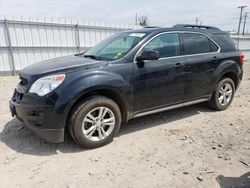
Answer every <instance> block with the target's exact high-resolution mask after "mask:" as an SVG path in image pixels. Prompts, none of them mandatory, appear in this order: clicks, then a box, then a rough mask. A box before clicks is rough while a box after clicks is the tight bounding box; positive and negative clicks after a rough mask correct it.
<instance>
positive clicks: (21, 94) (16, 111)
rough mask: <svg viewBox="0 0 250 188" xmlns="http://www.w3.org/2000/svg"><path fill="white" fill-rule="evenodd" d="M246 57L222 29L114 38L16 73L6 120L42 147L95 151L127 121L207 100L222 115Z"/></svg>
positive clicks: (149, 31)
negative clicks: (67, 143)
mask: <svg viewBox="0 0 250 188" xmlns="http://www.w3.org/2000/svg"><path fill="white" fill-rule="evenodd" d="M243 58H244V55H243V54H242V53H241V52H240V51H239V50H238V49H236V47H235V44H234V42H233V40H232V39H231V38H230V37H229V35H228V34H227V33H226V32H223V31H221V30H220V29H218V28H215V27H210V26H196V25H176V26H174V27H172V28H144V29H139V30H129V31H126V32H122V33H118V34H114V35H113V36H111V37H109V38H107V39H105V40H104V41H102V42H101V43H99V44H97V45H96V46H95V47H93V48H92V49H90V50H88V51H86V52H84V53H82V54H77V55H74V56H68V57H61V58H56V59H52V60H48V61H44V62H41V63H38V64H34V65H31V66H28V67H26V68H24V69H23V70H22V71H20V79H21V81H20V83H19V84H18V86H17V88H16V89H15V92H14V95H13V97H12V99H11V101H10V109H11V113H12V116H16V117H17V118H18V119H19V120H21V121H22V122H24V124H25V125H26V126H27V127H28V128H30V129H32V130H33V131H34V132H35V133H36V134H37V135H38V136H40V137H42V138H43V139H45V140H47V141H48V142H63V141H64V132H65V130H66V129H67V128H68V129H69V131H70V134H71V135H72V137H73V139H74V140H75V142H76V143H78V144H80V145H81V146H83V147H86V148H95V147H99V146H102V145H105V144H107V143H109V142H110V141H112V139H113V137H114V136H115V134H116V133H117V132H118V131H119V129H120V126H121V124H122V123H124V122H126V121H128V120H129V119H132V118H135V117H140V116H144V115H148V114H152V113H157V112H161V111H164V110H169V109H173V108H178V107H183V106H187V105H192V104H195V103H200V102H205V101H207V102H208V104H209V105H210V106H211V107H213V108H214V109H216V110H225V109H226V108H227V107H228V106H229V105H230V103H231V102H232V99H233V96H234V93H235V90H236V89H237V88H238V86H239V84H240V81H241V79H242V75H243V70H242V64H243Z"/></svg>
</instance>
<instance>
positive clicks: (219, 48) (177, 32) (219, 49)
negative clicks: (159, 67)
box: [133, 31, 221, 63]
mask: <svg viewBox="0 0 250 188" xmlns="http://www.w3.org/2000/svg"><path fill="white" fill-rule="evenodd" d="M168 33H170V34H171V33H176V34H178V37H179V40H180V35H179V34H182V33H194V34H201V35H204V36H206V37H207V38H208V39H209V40H211V41H212V42H213V43H214V44H215V45H216V46H217V47H218V50H217V51H216V52H206V53H198V54H188V55H178V56H172V57H163V58H159V59H158V60H165V59H173V58H180V57H190V56H199V55H208V54H217V53H220V51H221V47H220V46H219V45H218V44H217V43H216V42H215V41H214V40H213V39H212V38H211V37H210V36H208V35H207V34H205V33H201V32H196V31H166V32H162V33H158V34H157V35H155V36H153V37H152V38H150V39H149V40H148V41H147V42H145V43H144V44H143V45H142V46H141V47H140V48H139V50H138V51H137V52H136V54H135V56H134V60H133V62H134V63H137V61H136V57H137V55H138V54H139V53H140V52H141V50H142V49H143V48H144V47H145V46H146V45H147V44H148V43H149V42H150V41H151V40H153V39H154V38H156V37H158V36H160V35H164V34H168ZM179 45H181V44H179ZM179 47H180V46H179Z"/></svg>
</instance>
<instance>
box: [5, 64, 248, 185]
mask: <svg viewBox="0 0 250 188" xmlns="http://www.w3.org/2000/svg"><path fill="white" fill-rule="evenodd" d="M244 72H245V75H244V80H243V81H242V83H241V86H240V88H239V90H238V91H237V93H236V95H235V98H234V101H233V103H232V105H231V107H229V108H228V110H226V111H221V112H216V111H213V110H210V109H209V108H207V107H206V105H204V104H199V105H194V106H189V107H185V108H181V109H177V110H171V111H167V112H163V113H159V114H155V115H150V116H147V117H142V118H137V119H134V120H131V121H130V122H129V123H127V124H126V125H124V126H123V127H122V129H121V131H120V133H119V135H118V136H117V137H116V138H115V139H114V141H113V142H112V143H111V144H109V145H107V146H105V147H102V148H98V149H94V150H85V149H82V148H79V147H78V146H77V145H75V143H74V142H73V141H72V139H71V138H70V137H69V136H68V135H67V136H66V141H65V142H64V143H62V144H51V143H46V142H44V141H43V140H41V139H39V138H38V137H36V136H35V135H34V134H33V133H32V132H31V131H30V130H28V129H26V128H23V127H22V123H20V122H19V121H18V120H16V119H13V118H12V117H11V116H10V113H9V110H8V100H9V99H10V97H11V95H12V92H13V88H15V86H16V85H17V83H18V77H0V106H1V111H0V115H1V118H0V153H1V154H0V169H1V170H0V187H32V188H33V187H171V188H174V187H180V188H183V187H188V188H189V187H194V188H196V187H202V188H203V187H205V188H220V187H221V188H229V187H230V188H231V187H248V188H249V187H250V178H249V176H250V64H248V63H245V66H244Z"/></svg>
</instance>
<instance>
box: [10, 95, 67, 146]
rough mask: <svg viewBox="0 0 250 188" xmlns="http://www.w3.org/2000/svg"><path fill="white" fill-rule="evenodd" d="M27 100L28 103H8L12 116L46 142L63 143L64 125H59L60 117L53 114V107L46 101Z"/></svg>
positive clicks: (45, 99)
mask: <svg viewBox="0 0 250 188" xmlns="http://www.w3.org/2000/svg"><path fill="white" fill-rule="evenodd" d="M32 98H33V100H30V99H31V98H30V99H29V102H28V103H23V102H19V103H18V102H15V101H14V100H11V101H10V102H9V108H10V111H11V114H12V116H13V117H14V116H16V118H17V119H19V120H20V121H22V122H23V123H24V126H25V127H27V128H29V129H30V130H32V131H33V132H35V134H36V135H37V136H39V137H41V138H42V139H44V140H45V141H47V142H53V143H60V142H63V141H64V125H62V124H60V123H61V121H60V115H56V114H55V113H54V105H53V104H48V99H47V98H44V99H43V100H41V99H40V100H39V101H36V100H35V98H34V97H32Z"/></svg>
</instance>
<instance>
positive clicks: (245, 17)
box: [242, 12, 247, 35]
mask: <svg viewBox="0 0 250 188" xmlns="http://www.w3.org/2000/svg"><path fill="white" fill-rule="evenodd" d="M246 22H247V12H246V13H245V16H244V25H243V31H242V35H245V27H246Z"/></svg>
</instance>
